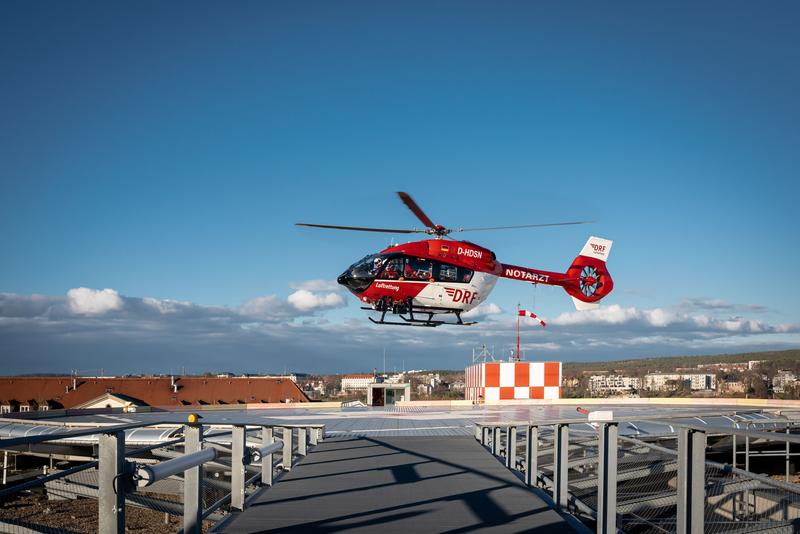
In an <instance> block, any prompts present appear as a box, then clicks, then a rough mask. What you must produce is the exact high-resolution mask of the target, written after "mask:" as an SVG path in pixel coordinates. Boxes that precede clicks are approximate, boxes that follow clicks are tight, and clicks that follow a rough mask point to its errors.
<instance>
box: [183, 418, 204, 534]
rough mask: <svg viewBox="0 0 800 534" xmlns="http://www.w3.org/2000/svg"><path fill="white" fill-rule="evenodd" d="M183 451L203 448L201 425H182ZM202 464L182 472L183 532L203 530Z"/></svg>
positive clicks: (197, 533)
mask: <svg viewBox="0 0 800 534" xmlns="http://www.w3.org/2000/svg"><path fill="white" fill-rule="evenodd" d="M183 435H184V441H183V443H184V446H183V449H184V452H185V453H187V454H191V453H193V452H199V451H200V450H202V448H203V425H201V424H188V425H184V427H183ZM202 527H203V466H202V465H198V466H197V467H192V468H191V469H187V470H186V472H184V474H183V532H184V534H201V532H202V530H203V528H202Z"/></svg>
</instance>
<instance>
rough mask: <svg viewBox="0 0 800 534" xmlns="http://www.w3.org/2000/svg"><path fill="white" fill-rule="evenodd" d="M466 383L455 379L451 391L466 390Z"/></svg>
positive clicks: (451, 384)
mask: <svg viewBox="0 0 800 534" xmlns="http://www.w3.org/2000/svg"><path fill="white" fill-rule="evenodd" d="M465 387H466V384H465V383H464V381H463V380H455V381H453V382H451V383H450V391H464V388H465Z"/></svg>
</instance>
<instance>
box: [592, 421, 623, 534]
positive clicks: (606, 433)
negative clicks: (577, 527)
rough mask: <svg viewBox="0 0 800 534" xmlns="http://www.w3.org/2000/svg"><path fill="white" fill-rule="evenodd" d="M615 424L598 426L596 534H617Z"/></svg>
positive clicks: (616, 442)
mask: <svg viewBox="0 0 800 534" xmlns="http://www.w3.org/2000/svg"><path fill="white" fill-rule="evenodd" d="M618 434H619V426H618V425H617V423H602V424H601V425H600V439H599V441H600V446H599V449H598V456H599V460H600V461H599V464H598V471H597V534H615V533H616V532H617V452H618V449H617V445H618V441H617V435H618Z"/></svg>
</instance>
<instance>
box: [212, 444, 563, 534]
mask: <svg viewBox="0 0 800 534" xmlns="http://www.w3.org/2000/svg"><path fill="white" fill-rule="evenodd" d="M489 529H491V530H492V531H493V532H527V531H535V532H537V533H541V534H546V533H549V532H554V533H555V532H558V533H559V534H564V533H567V532H572V531H573V530H572V528H571V527H570V525H569V523H568V522H567V521H566V520H565V519H564V518H563V517H561V516H560V515H559V514H558V513H556V512H555V511H554V510H553V509H552V508H550V507H549V505H548V504H547V503H546V502H545V501H544V500H542V499H541V498H539V497H538V496H537V495H536V494H535V493H533V492H532V491H531V490H530V489H528V488H527V487H526V486H525V485H524V484H523V482H522V481H520V480H519V479H518V478H517V477H516V476H514V474H513V473H512V472H511V471H509V470H508V469H506V468H505V467H504V466H503V465H502V464H501V463H500V462H499V461H498V460H497V459H496V458H494V457H493V456H492V455H491V454H490V453H489V452H488V451H487V450H486V449H484V448H483V447H482V446H481V445H480V444H479V443H478V442H477V441H475V439H473V438H471V437H463V438H462V437H449V438H443V437H391V438H368V437H362V438H355V439H332V440H328V441H325V442H323V443H321V444H319V445H318V446H316V447H315V448H314V449H313V450H312V451H311V452H310V454H309V455H308V456H307V457H306V458H305V459H304V460H302V461H301V462H300V463H299V464H298V465H296V466H295V467H294V468H293V469H292V471H290V472H289V473H287V474H286V476H284V477H283V478H281V480H280V482H279V483H277V484H276V485H275V486H274V487H272V488H269V489H267V490H265V491H264V492H262V493H261V494H260V495H258V496H256V497H255V498H254V500H253V502H252V503H251V504H250V507H249V508H247V509H246V510H245V511H244V512H241V513H239V514H237V515H235V516H234V517H232V518H231V519H230V520H229V521H227V522H225V523H224V524H222V525H220V527H219V529H218V530H216V531H217V532H230V533H244V532H271V531H278V530H280V531H286V530H292V531H296V532H300V531H302V532H350V531H352V532H375V531H381V532H384V533H389V532H472V531H479V530H489Z"/></svg>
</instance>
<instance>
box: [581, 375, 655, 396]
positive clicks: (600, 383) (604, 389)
mask: <svg viewBox="0 0 800 534" xmlns="http://www.w3.org/2000/svg"><path fill="white" fill-rule="evenodd" d="M641 388H642V379H641V378H637V377H635V376H622V375H592V376H590V377H589V393H590V394H592V395H615V394H620V393H628V392H630V391H631V390H639V389H641Z"/></svg>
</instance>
